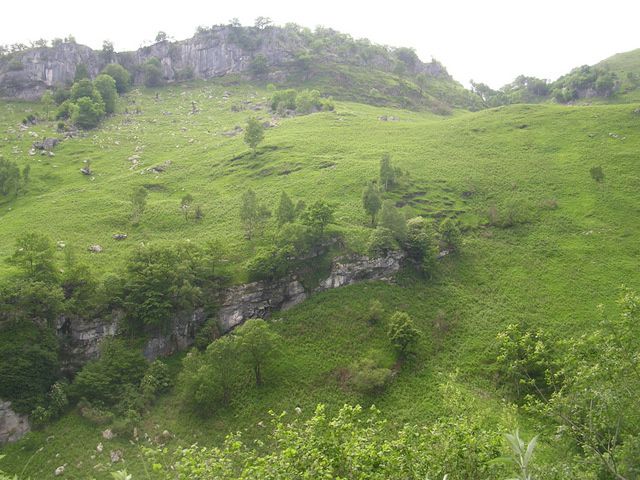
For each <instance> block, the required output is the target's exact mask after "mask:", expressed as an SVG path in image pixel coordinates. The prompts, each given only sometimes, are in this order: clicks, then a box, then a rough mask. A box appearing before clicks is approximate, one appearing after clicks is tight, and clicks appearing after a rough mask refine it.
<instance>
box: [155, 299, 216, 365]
mask: <svg viewBox="0 0 640 480" xmlns="http://www.w3.org/2000/svg"><path fill="white" fill-rule="evenodd" d="M206 321H207V315H206V313H205V311H204V310H203V309H202V308H199V309H197V310H195V311H194V312H193V313H190V314H182V315H177V316H175V317H174V318H173V320H172V322H171V328H170V331H169V332H168V333H166V334H164V335H157V336H154V337H152V338H150V339H149V340H147V343H146V344H145V346H144V350H143V353H144V356H145V358H146V359H147V360H149V361H153V360H155V359H156V358H158V357H166V356H168V355H171V354H173V353H176V352H179V351H180V350H185V349H187V348H189V347H190V346H191V345H193V342H194V341H195V339H196V333H198V330H199V329H200V327H201V326H202V325H203V324H204V322H206Z"/></svg>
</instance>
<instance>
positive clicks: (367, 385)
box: [349, 358, 392, 395]
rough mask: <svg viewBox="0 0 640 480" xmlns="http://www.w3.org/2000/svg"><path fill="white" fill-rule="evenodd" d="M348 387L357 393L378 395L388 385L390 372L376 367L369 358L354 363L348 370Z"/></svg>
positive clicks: (375, 363)
mask: <svg viewBox="0 0 640 480" xmlns="http://www.w3.org/2000/svg"><path fill="white" fill-rule="evenodd" d="M349 371H350V374H351V376H350V378H349V386H350V387H351V388H352V389H353V390H355V391H356V392H358V393H362V394H365V395H374V394H376V393H380V392H382V391H383V390H384V388H385V387H386V386H387V385H388V384H389V382H390V381H391V377H392V372H391V370H390V369H388V368H384V367H381V366H379V365H378V363H377V362H376V361H375V360H373V359H371V358H364V359H361V360H358V361H357V362H355V363H354V364H353V365H352V366H351V367H350V368H349Z"/></svg>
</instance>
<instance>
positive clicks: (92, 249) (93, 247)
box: [89, 244, 102, 253]
mask: <svg viewBox="0 0 640 480" xmlns="http://www.w3.org/2000/svg"><path fill="white" fill-rule="evenodd" d="M89 251H90V252H91V253H100V252H102V247H101V246H100V245H98V244H96V245H90V246H89Z"/></svg>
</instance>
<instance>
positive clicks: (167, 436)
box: [162, 430, 172, 439]
mask: <svg viewBox="0 0 640 480" xmlns="http://www.w3.org/2000/svg"><path fill="white" fill-rule="evenodd" d="M171 437H172V435H171V433H169V430H164V431H163V432H162V438H165V439H168V438H171Z"/></svg>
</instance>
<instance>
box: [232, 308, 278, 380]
mask: <svg viewBox="0 0 640 480" xmlns="http://www.w3.org/2000/svg"><path fill="white" fill-rule="evenodd" d="M236 335H237V336H238V340H239V345H240V354H241V355H243V356H244V357H245V359H246V360H247V362H248V363H249V364H250V365H251V368H252V369H253V374H254V375H255V378H256V385H257V386H260V385H262V383H263V378H262V373H263V368H264V365H265V363H266V362H267V361H268V360H269V358H270V357H271V356H272V355H273V354H274V352H275V348H276V344H277V342H278V339H279V336H278V335H277V334H276V333H274V332H272V331H271V329H270V327H269V324H268V323H267V322H265V321H264V320H262V319H261V318H253V319H250V320H247V321H246V322H245V323H244V324H243V325H241V326H240V327H238V329H237V330H236Z"/></svg>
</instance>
